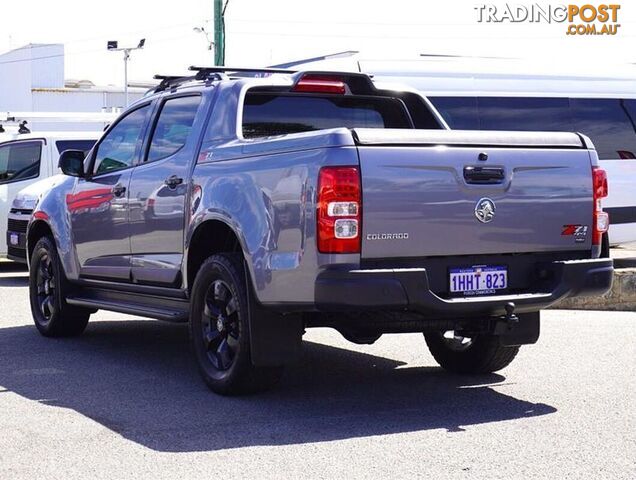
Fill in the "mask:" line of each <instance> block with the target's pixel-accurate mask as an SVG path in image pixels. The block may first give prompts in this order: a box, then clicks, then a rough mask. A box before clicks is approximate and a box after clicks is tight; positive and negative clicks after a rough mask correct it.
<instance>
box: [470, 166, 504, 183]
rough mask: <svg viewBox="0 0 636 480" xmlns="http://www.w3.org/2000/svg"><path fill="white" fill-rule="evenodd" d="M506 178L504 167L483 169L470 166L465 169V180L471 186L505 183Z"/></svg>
mask: <svg viewBox="0 0 636 480" xmlns="http://www.w3.org/2000/svg"><path fill="white" fill-rule="evenodd" d="M505 178H506V176H505V174H504V169H503V167H481V166H476V165H475V166H473V165H468V166H466V167H464V180H466V183H471V184H497V183H503V181H504V180H505Z"/></svg>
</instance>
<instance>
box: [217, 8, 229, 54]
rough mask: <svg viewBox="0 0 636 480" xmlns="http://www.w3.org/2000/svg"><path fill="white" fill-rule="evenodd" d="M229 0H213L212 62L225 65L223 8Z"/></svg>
mask: <svg viewBox="0 0 636 480" xmlns="http://www.w3.org/2000/svg"><path fill="white" fill-rule="evenodd" d="M228 3H229V0H226V1H225V5H223V0H214V64H215V65H225V9H226V8H227V4H228Z"/></svg>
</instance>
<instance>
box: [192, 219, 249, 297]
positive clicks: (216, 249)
mask: <svg viewBox="0 0 636 480" xmlns="http://www.w3.org/2000/svg"><path fill="white" fill-rule="evenodd" d="M222 252H223V253H240V254H241V255H242V256H243V258H244V259H245V260H247V258H248V256H247V255H246V249H245V242H244V239H242V238H241V236H240V235H239V234H238V233H237V232H236V230H235V229H234V228H233V227H231V226H230V225H229V223H228V222H226V221H224V220H221V219H219V218H211V219H208V220H205V221H203V222H201V223H200V224H199V225H197V227H196V228H195V229H194V230H193V232H192V234H191V235H190V239H189V241H188V245H187V252H186V262H185V272H186V274H185V280H186V289H187V290H188V291H189V292H190V291H191V290H192V285H193V284H194V279H195V277H196V275H197V272H198V271H199V269H200V268H201V265H202V264H203V262H204V261H205V260H206V258H208V257H210V256H211V255H214V254H217V253H222ZM246 263H247V266H248V271H249V273H250V276H252V274H253V272H252V266H251V264H250V262H246Z"/></svg>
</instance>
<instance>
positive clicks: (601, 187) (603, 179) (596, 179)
mask: <svg viewBox="0 0 636 480" xmlns="http://www.w3.org/2000/svg"><path fill="white" fill-rule="evenodd" d="M607 194H608V187H607V173H606V172H605V170H603V169H602V168H599V167H593V168H592V199H593V201H594V212H593V213H594V216H593V220H592V245H601V243H602V241H603V234H604V233H605V232H607V230H608V229H609V216H608V214H607V213H606V212H604V211H603V207H602V206H601V199H602V198H605V197H607Z"/></svg>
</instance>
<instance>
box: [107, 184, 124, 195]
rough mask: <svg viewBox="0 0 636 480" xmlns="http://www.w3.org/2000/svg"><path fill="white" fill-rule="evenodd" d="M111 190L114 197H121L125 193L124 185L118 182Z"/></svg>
mask: <svg viewBox="0 0 636 480" xmlns="http://www.w3.org/2000/svg"><path fill="white" fill-rule="evenodd" d="M111 191H112V192H113V195H115V196H116V197H121V196H122V195H123V194H124V193H126V187H124V186H123V185H122V184H121V183H118V184H117V185H115V186H114V187H113V189H112V190H111Z"/></svg>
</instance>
